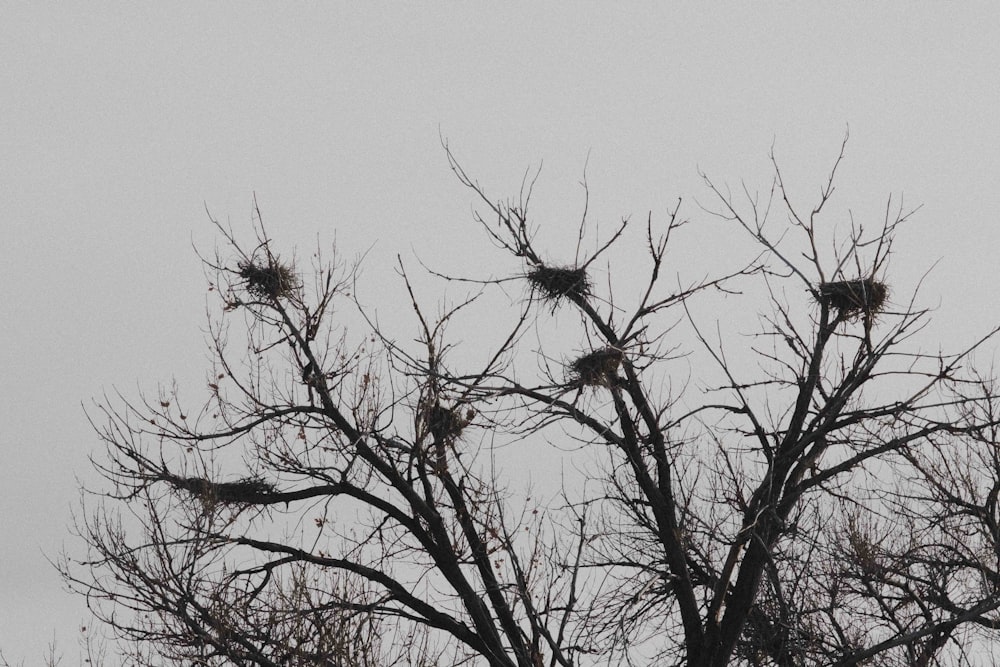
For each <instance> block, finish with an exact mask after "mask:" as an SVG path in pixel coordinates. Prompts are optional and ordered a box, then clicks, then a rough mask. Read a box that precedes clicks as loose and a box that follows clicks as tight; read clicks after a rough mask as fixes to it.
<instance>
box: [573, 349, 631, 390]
mask: <svg viewBox="0 0 1000 667" xmlns="http://www.w3.org/2000/svg"><path fill="white" fill-rule="evenodd" d="M621 363H622V351H621V350H619V349H617V348H614V347H604V348H601V349H600V350H594V351H593V352H589V353H587V354H585V355H583V356H582V357H580V358H579V359H576V360H575V361H573V363H571V364H570V365H569V371H570V382H571V384H573V385H576V386H580V387H582V386H590V387H611V386H614V385H615V383H616V382H617V381H618V367H619V366H621Z"/></svg>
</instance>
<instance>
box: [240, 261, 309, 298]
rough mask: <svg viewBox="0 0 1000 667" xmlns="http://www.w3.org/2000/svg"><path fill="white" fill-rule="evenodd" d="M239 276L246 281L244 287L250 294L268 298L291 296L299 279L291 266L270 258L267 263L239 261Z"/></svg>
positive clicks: (297, 285) (296, 287)
mask: <svg viewBox="0 0 1000 667" xmlns="http://www.w3.org/2000/svg"><path fill="white" fill-rule="evenodd" d="M238 268H239V274H240V277H241V278H243V280H245V281H246V289H247V291H248V292H250V293H251V294H253V295H255V296H257V297H260V298H268V299H278V298H281V297H288V296H291V295H292V293H293V292H294V291H295V290H296V289H298V287H299V281H298V278H296V277H295V273H294V272H293V271H292V269H291V267H289V266H285V265H284V264H282V263H281V262H279V261H278V259H277V258H276V257H275V258H272V259H271V260H270V261H269V263H268V264H266V265H262V264H257V263H256V262H253V261H250V262H240V263H239V265H238Z"/></svg>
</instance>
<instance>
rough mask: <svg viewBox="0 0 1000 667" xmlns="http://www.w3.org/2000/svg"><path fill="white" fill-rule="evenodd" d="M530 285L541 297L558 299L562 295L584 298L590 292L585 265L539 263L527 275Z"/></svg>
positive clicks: (562, 296)
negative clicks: (548, 264) (546, 264)
mask: <svg viewBox="0 0 1000 667" xmlns="http://www.w3.org/2000/svg"><path fill="white" fill-rule="evenodd" d="M527 278H528V280H529V281H530V282H531V285H532V287H534V288H535V290H537V291H538V293H540V294H541V295H542V297H543V298H546V299H551V300H552V301H559V299H562V298H564V297H567V296H569V297H577V298H580V299H584V298H586V297H587V296H588V295H589V294H590V288H591V284H590V279H589V278H588V277H587V269H586V268H585V267H582V266H581V267H575V268H571V267H565V266H545V265H544V264H539V265H538V266H535V267H534V268H532V269H531V270H530V271H529V272H528V275H527Z"/></svg>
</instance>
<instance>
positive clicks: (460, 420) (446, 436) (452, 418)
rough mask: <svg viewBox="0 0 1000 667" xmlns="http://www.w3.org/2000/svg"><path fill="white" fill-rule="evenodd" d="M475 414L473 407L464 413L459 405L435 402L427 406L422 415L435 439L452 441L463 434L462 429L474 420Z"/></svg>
mask: <svg viewBox="0 0 1000 667" xmlns="http://www.w3.org/2000/svg"><path fill="white" fill-rule="evenodd" d="M474 415H475V413H474V412H473V410H472V409H471V408H470V409H469V410H467V411H466V413H465V414H462V411H461V410H460V409H459V406H457V405H456V406H454V407H450V408H449V407H447V406H444V405H441V403H440V402H435V403H434V404H433V405H431V406H428V407H427V409H426V410H425V411H424V413H423V415H421V417H422V418H423V420H424V425H425V426H426V428H427V431H428V432H429V433H430V434H431V436H433V437H434V439H435V440H438V441H440V442H451V441H454V440H455V439H456V438H458V437H459V436H460V435H462V431H464V430H465V427H466V426H468V425H469V424H470V423H471V422H472V418H473V416H474Z"/></svg>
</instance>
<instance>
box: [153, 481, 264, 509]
mask: <svg viewBox="0 0 1000 667" xmlns="http://www.w3.org/2000/svg"><path fill="white" fill-rule="evenodd" d="M169 481H170V483H171V484H173V485H174V486H175V487H177V488H178V489H183V490H185V491H188V492H189V493H191V494H192V495H194V496H197V497H198V498H200V499H202V500H204V501H207V502H218V503H223V504H227V505H233V504H240V503H242V504H254V503H259V502H261V501H263V500H265V499H266V498H267V497H268V496H270V495H273V494H274V493H275V492H276V491H277V489H275V487H274V485H273V484H271V483H270V482H266V481H264V480H262V479H260V478H258V477H248V478H246V479H241V480H239V481H236V482H212V481H210V480H207V479H202V478H201V477H177V478H173V479H170V480H169Z"/></svg>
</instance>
